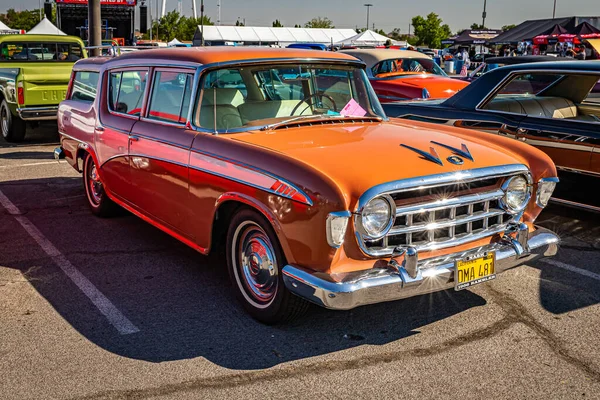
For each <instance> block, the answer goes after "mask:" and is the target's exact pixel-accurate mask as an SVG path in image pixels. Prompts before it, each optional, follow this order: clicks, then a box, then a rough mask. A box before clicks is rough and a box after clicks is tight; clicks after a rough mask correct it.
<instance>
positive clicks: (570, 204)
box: [550, 197, 600, 212]
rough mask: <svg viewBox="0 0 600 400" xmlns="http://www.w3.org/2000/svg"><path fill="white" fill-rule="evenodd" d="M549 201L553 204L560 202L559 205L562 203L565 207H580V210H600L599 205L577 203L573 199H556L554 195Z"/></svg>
mask: <svg viewBox="0 0 600 400" xmlns="http://www.w3.org/2000/svg"><path fill="white" fill-rule="evenodd" d="M550 202H552V203H555V204H560V205H563V206H566V207H573V208H580V209H582V210H586V211H592V212H600V207H596V206H591V205H589V204H583V203H577V202H575V201H570V200H564V199H558V198H556V197H552V198H551V199H550Z"/></svg>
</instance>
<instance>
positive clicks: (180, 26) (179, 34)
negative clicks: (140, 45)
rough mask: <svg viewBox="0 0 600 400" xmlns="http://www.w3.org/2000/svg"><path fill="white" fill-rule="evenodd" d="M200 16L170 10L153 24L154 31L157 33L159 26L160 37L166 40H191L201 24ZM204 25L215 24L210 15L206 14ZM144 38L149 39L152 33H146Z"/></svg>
mask: <svg viewBox="0 0 600 400" xmlns="http://www.w3.org/2000/svg"><path fill="white" fill-rule="evenodd" d="M201 21H202V20H201V19H200V18H192V17H189V18H188V17H185V16H182V15H180V14H179V13H178V12H177V11H170V12H168V13H167V14H166V15H165V16H164V17H162V18H160V19H159V20H158V21H154V24H152V32H153V33H154V34H156V31H157V28H158V38H156V37H155V39H160V40H163V41H165V42H168V41H170V40H173V39H175V38H177V39H179V40H185V41H190V40H192V39H193V38H194V34H195V33H196V29H198V27H199V26H200V25H201V23H200V22H201ZM204 25H214V24H213V23H212V21H211V20H210V18H209V17H207V16H204ZM142 37H143V39H149V38H150V34H149V33H145V34H144V35H143V36H142Z"/></svg>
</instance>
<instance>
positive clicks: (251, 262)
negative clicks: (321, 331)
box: [227, 209, 309, 324]
mask: <svg viewBox="0 0 600 400" xmlns="http://www.w3.org/2000/svg"><path fill="white" fill-rule="evenodd" d="M285 264H286V260H285V257H284V255H283V252H282V251H281V247H280V245H279V242H278V240H277V236H275V232H274V231H273V228H272V227H271V225H270V224H269V223H268V222H267V221H266V220H265V219H264V218H263V217H262V215H260V214H258V213H257V212H255V211H253V210H250V209H242V210H241V211H239V212H237V213H236V214H235V215H234V216H233V218H232V220H231V222H230V224H229V230H228V232H227V267H228V270H229V277H230V279H231V283H232V284H233V287H234V290H235V292H236V296H237V298H238V299H239V300H240V302H241V303H242V305H243V306H244V308H245V309H246V311H247V312H248V313H249V314H250V315H252V317H253V318H255V319H256V320H258V321H260V322H263V323H266V324H275V323H278V322H284V321H289V320H292V319H294V318H297V317H299V316H301V315H302V314H303V313H304V312H306V310H307V309H308V306H309V303H308V302H307V301H306V300H304V299H301V298H300V297H297V296H295V295H293V294H292V293H291V292H290V291H289V290H288V289H287V288H286V287H285V284H284V283H283V276H282V273H281V271H282V268H283V267H284V266H285Z"/></svg>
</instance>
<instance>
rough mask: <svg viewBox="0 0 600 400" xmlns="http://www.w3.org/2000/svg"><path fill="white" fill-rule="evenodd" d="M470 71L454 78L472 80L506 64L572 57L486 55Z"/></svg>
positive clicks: (550, 60)
mask: <svg viewBox="0 0 600 400" xmlns="http://www.w3.org/2000/svg"><path fill="white" fill-rule="evenodd" d="M471 61H474V62H481V64H479V65H478V66H477V67H476V68H475V69H474V70H473V71H472V72H470V73H469V74H468V75H467V76H456V77H454V78H455V79H461V80H463V81H468V82H473V81H474V80H475V79H477V78H479V77H480V76H481V75H483V74H485V73H486V72H490V71H491V70H493V69H496V68H500V67H505V66H507V65H518V64H530V63H534V62H556V61H573V59H572V58H566V57H554V56H513V57H486V58H485V59H484V60H482V61H476V60H471Z"/></svg>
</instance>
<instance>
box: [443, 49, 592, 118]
mask: <svg viewBox="0 0 600 400" xmlns="http://www.w3.org/2000/svg"><path fill="white" fill-rule="evenodd" d="M519 71H525V72H527V71H535V72H541V73H544V72H548V73H550V74H553V73H557V74H560V73H563V72H568V73H575V74H576V73H577V72H591V73H594V74H596V73H597V74H598V75H600V61H561V62H539V63H529V64H517V65H509V66H506V67H500V68H496V69H493V70H491V71H490V72H487V73H485V74H483V75H482V76H481V77H480V78H478V79H477V80H475V81H474V82H472V83H471V84H469V86H467V87H465V88H464V89H462V90H461V91H459V92H458V93H456V94H455V95H454V96H452V97H450V98H449V99H448V100H446V101H445V102H444V103H443V106H444V107H452V108H460V109H474V108H475V107H476V106H477V104H479V103H480V102H481V100H483V99H484V98H485V97H486V96H487V95H488V94H489V93H491V92H492V91H493V90H494V88H496V86H498V84H499V83H500V82H501V81H502V80H503V79H504V78H505V77H506V76H508V75H509V74H511V73H513V72H519Z"/></svg>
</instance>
